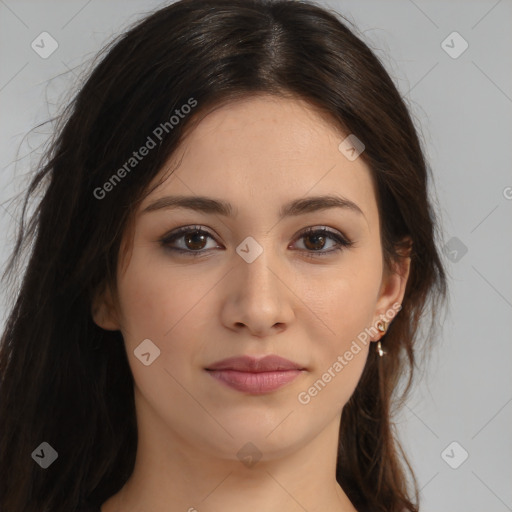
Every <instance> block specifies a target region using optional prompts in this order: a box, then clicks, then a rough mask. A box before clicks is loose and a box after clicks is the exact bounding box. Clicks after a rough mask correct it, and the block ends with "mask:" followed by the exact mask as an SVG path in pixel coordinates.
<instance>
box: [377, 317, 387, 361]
mask: <svg viewBox="0 0 512 512" xmlns="http://www.w3.org/2000/svg"><path fill="white" fill-rule="evenodd" d="M387 328H388V326H387V324H386V322H385V321H384V320H379V321H378V322H377V329H378V330H379V331H380V332H381V333H383V334H385V333H386V331H387ZM377 352H378V354H379V356H380V357H382V356H383V355H384V354H385V353H386V352H385V351H384V350H382V343H381V341H380V340H379V341H378V342H377Z"/></svg>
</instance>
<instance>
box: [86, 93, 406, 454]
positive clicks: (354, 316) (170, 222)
mask: <svg viewBox="0 0 512 512" xmlns="http://www.w3.org/2000/svg"><path fill="white" fill-rule="evenodd" d="M345 137H346V135H342V134H340V133H339V132H338V131H337V130H336V129H335V128H334V127H333V126H332V125H331V124H329V123H328V121H326V120H325V119H324V118H323V117H321V116H320V115H319V114H318V113H317V112H316V111H315V110H313V109H312V108H311V107H310V106H308V104H307V103H304V102H302V101H299V100H292V99H281V98H277V97H270V96H261V97H253V98H252V99H249V100H245V101H238V102H234V103H231V104H229V105H227V106H224V107H222V108H220V109H218V110H216V111H214V112H213V113H211V114H209V115H208V116H207V117H205V118H204V119H203V120H202V121H201V122H200V123H199V124H198V126H197V127H196V128H195V129H194V130H193V131H191V132H190V134H189V136H188V137H187V138H186V139H185V141H184V143H182V145H181V146H180V147H179V149H178V151H176V153H175V154H174V155H173V158H172V159H171V160H170V161H169V162H168V164H169V166H170V165H174V164H176V162H178V161H179V160H181V164H180V165H179V167H178V169H177V170H175V171H174V173H173V174H171V175H170V177H169V178H168V179H167V180H165V181H164V182H163V183H162V184H161V185H160V186H159V187H157V188H156V189H155V190H154V191H153V192H152V193H151V194H150V195H149V196H148V197H146V198H145V200H144V201H143V202H142V204H141V206H140V208H139V211H138V212H137V217H136V222H135V231H134V238H133V245H132V246H130V251H128V252H129V254H128V253H124V254H122V258H121V259H120V264H119V270H118V293H119V301H120V310H118V311H114V312H111V313H109V312H108V311H109V309H108V304H109V300H108V298H105V302H104V303H103V304H102V307H101V308H100V310H98V312H97V313H96V314H95V315H96V316H95V321H97V323H98V324H99V325H102V326H103V327H104V328H106V329H120V330H121V332H122V334H123V337H124V341H125V346H126V351H127V354H128V359H129V364H130V367H131V371H132V373H133V377H134V381H135V397H136V408H137V419H138V424H139V436H143V437H144V439H145V441H144V442H145V443H147V444H146V445H145V446H150V445H151V442H152V441H150V439H155V441H154V443H155V444H154V450H155V451H157V450H158V451H159V452H162V450H163V451H166V450H170V451H172V453H173V455H176V450H181V449H183V451H184V452H186V453H188V454H189V456H190V454H191V453H194V451H196V452H199V451H200V452H202V453H206V454H208V455H209V456H213V457H217V458H219V457H220V458H224V459H229V460H237V459H242V458H244V457H245V456H246V455H247V454H248V455H249V456H253V458H254V457H259V456H263V457H264V458H267V459H272V458H276V457H279V456H282V455H283V454H286V453H291V452H292V451H294V450H297V449H299V448H300V447H301V446H305V445H306V444H307V443H310V442H311V441H312V440H314V439H316V438H318V439H320V438H321V437H322V434H323V433H325V432H327V431H329V432H331V433H332V432H333V430H337V429H338V426H339V419H340V415H341V412H342V408H343V406H344V405H345V403H346V402H347V401H348V399H349V398H350V396H351V394H352V393H353V391H354V389H355V387H356V385H357V383H358V380H359V378H360V376H361V373H362V371H363V368H364V365H365V362H366V359H367V355H368V350H369V349H370V347H372V348H373V349H374V347H375V346H374V345H373V344H371V343H370V340H377V339H378V338H379V335H375V330H373V335H370V336H369V335H368V334H367V333H368V332H369V331H367V333H366V336H365V328H367V329H369V328H370V327H372V326H374V325H375V324H376V322H377V321H378V320H379V318H381V315H386V314H387V313H388V312H389V311H390V309H392V307H393V305H394V304H395V305H396V304H397V303H400V302H401V299H402V297H403V293H404V289H405V280H406V277H407V272H408V269H404V272H405V276H404V278H400V277H399V276H398V275H397V274H392V275H390V276H387V275H386V273H385V272H384V269H383V257H382V248H381V243H380V232H379V213H378V209H377V202H376V195H375V189H374V185H373V182H372V179H371V175H370V171H369V169H368V167H367V166H366V164H365V163H364V162H363V161H362V159H361V158H356V159H353V158H350V159H349V158H347V156H346V155H350V152H349V153H344V152H342V151H341V150H340V149H339V145H340V143H341V142H342V141H343V139H344V138H345ZM168 169H169V168H168V167H166V168H165V169H162V173H161V175H160V176H158V177H157V179H156V180H155V183H156V181H157V180H158V179H160V178H161V176H163V175H164V174H165V173H166V171H168ZM169 196H173V197H180V198H193V197H197V196H201V197H208V198H210V199H211V201H214V200H215V201H218V202H222V203H225V204H229V205H230V206H229V212H221V211H220V208H218V207H217V206H215V207H213V205H214V203H213V202H210V203H197V206H200V205H202V206H203V208H198V209H192V208H185V207H176V206H175V207H172V205H171V203H172V202H171V201H170V200H169V201H167V200H164V198H167V197H169ZM319 196H331V197H333V198H336V199H337V200H338V201H340V204H341V206H336V207H323V208H322V205H323V204H324V201H325V199H322V200H320V199H318V200H316V201H313V199H314V198H317V197H319ZM105 200H108V198H106V199H105ZM342 200H343V201H345V203H343V201H342ZM295 202H298V203H297V204H296V205H295V206H294V207H291V208H290V205H291V204H293V203H295ZM166 204H167V207H166V206H165V205H166ZM215 204H217V203H215ZM326 204H327V206H329V205H332V204H333V202H331V203H326ZM343 204H345V206H343ZM152 205H153V206H152ZM158 206H160V207H158ZM206 206H208V208H206ZM282 210H284V211H285V212H286V214H285V215H284V216H283V217H281V211H282ZM224 213H230V214H229V215H225V214H224ZM182 227H187V228H188V232H186V233H181V235H178V236H176V237H175V238H174V239H171V236H168V235H172V234H174V233H175V232H176V231H177V230H178V229H179V228H182ZM310 228H311V229H312V230H313V233H310V234H304V233H303V232H304V231H305V230H307V229H310ZM322 228H325V230H327V231H328V233H327V234H325V233H316V234H315V232H314V231H316V230H319V229H322ZM194 229H198V230H200V231H201V232H200V233H196V234H194ZM331 234H332V235H331ZM165 237H167V242H166V243H164V242H162V241H161V239H163V238H165ZM336 237H340V239H341V240H343V239H345V240H346V241H348V242H351V243H352V245H349V246H344V245H342V244H341V243H340V242H338V241H337V238H336ZM178 249H181V251H179V250H178ZM336 249H339V250H336ZM388 315H389V313H388ZM370 332H372V331H370ZM362 340H365V342H363V341H362ZM358 349H359V350H358ZM350 354H351V357H350ZM266 355H277V356H280V357H282V358H285V359H287V360H289V361H291V362H293V363H295V364H296V366H297V367H298V369H297V370H296V371H284V372H283V371H281V372H279V371H277V370H279V368H277V367H275V366H274V367H272V368H270V370H272V369H273V370H274V371H273V372H267V373H265V372H264V373H265V374H262V373H260V375H256V376H255V374H254V373H248V372H247V371H245V372H241V371H237V367H235V366H236V365H231V367H230V364H227V365H225V366H226V367H227V368H226V369H225V370H224V371H220V370H218V371H216V372H214V371H211V370H208V369H209V368H211V367H212V366H213V365H214V363H217V362H219V361H221V360H224V359H227V358H233V357H238V356H251V357H253V358H256V359H259V358H261V357H263V356H266ZM238 370H240V368H238ZM226 381H229V382H230V384H228V383H227V382H226ZM315 383H316V384H315ZM279 384H281V385H280V386H279ZM315 390H316V392H315ZM162 439H165V440H166V444H165V445H162V442H161V441H162ZM156 440H158V442H157V441H156ZM248 443H251V444H248ZM178 447H182V448H178ZM241 449H242V450H241ZM240 450H241V451H240Z"/></svg>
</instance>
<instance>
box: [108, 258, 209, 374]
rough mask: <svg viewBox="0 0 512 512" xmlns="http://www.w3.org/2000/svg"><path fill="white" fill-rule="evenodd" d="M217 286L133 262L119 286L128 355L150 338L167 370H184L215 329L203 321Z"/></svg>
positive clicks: (163, 267) (174, 270)
mask: <svg viewBox="0 0 512 512" xmlns="http://www.w3.org/2000/svg"><path fill="white" fill-rule="evenodd" d="M217 281H218V279H214V278H211V279H209V278H208V276H199V275H198V274H197V273H195V274H194V273H193V272H191V271H188V272H187V271H181V272H180V271H179V269H177V268H176V267H172V266H170V265H165V264H164V265H162V264H158V265H156V264H154V263H153V264H151V265H150V264H148V262H147V261H146V260H144V259H143V258H139V259H138V260H137V259H136V258H135V257H134V258H133V259H132V261H131V263H130V267H129V268H128V269H127V272H126V273H125V275H124V276H122V277H121V278H120V279H119V284H118V289H119V298H120V304H121V311H122V329H121V330H122V333H123V337H124V340H125V344H126V348H127V350H131V351H132V353H133V350H134V349H135V348H136V347H137V346H138V345H139V344H140V343H141V342H142V340H144V339H150V340H151V341H152V342H153V343H154V344H155V345H156V346H157V347H158V348H159V349H160V356H159V359H160V363H164V364H165V366H166V367H169V368H171V369H172V368H180V362H181V361H183V360H184V359H185V358H187V357H188V356H189V355H191V356H193V359H194V358H195V354H197V352H200V346H201V343H202V342H203V341H204V338H205V332H206V333H207V332H208V323H210V324H211V318H210V319H209V320H208V318H206V317H205V316H204V315H207V314H208V310H207V309H206V310H205V303H206V302H205V301H206V300H207V294H208V292H209V290H211V288H212V287H214V285H215V283H216V282H217ZM210 311H211V309H210ZM181 367H183V365H181ZM180 371H182V369H181V370H180Z"/></svg>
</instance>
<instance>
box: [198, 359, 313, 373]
mask: <svg viewBox="0 0 512 512" xmlns="http://www.w3.org/2000/svg"><path fill="white" fill-rule="evenodd" d="M206 370H235V371H239V372H252V373H261V372H275V371H279V370H304V368H303V367H302V366H301V365H300V364H298V363H294V362H293V361H289V360H288V359H284V358H282V357H279V356H276V355H269V356H265V357H261V358H256V357H251V356H237V357H230V358H228V359H223V360H222V361H217V362H216V363H213V364H211V365H209V366H208V367H207V368H206Z"/></svg>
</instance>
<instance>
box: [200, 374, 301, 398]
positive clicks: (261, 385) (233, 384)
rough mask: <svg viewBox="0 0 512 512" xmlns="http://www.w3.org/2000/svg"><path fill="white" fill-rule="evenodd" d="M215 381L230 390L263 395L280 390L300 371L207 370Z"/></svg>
mask: <svg viewBox="0 0 512 512" xmlns="http://www.w3.org/2000/svg"><path fill="white" fill-rule="evenodd" d="M208 373H209V374H210V375H211V376H212V377H214V378H215V379H218V380H220V381H221V382H223V383H224V384H226V385H227V386H229V387H230V388H233V389H236V390H238V391H243V392H245V393H253V394H263V393H269V392H271V391H275V390H276V389H279V388H282V387H283V386H285V385H286V384H288V383H289V382H291V381H292V380H294V379H295V378H297V377H298V376H299V375H300V374H301V373H302V371H301V370H281V371H273V372H260V373H252V372H239V371H236V370H208Z"/></svg>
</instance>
